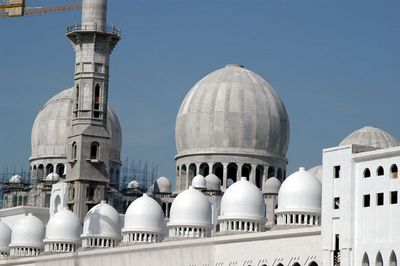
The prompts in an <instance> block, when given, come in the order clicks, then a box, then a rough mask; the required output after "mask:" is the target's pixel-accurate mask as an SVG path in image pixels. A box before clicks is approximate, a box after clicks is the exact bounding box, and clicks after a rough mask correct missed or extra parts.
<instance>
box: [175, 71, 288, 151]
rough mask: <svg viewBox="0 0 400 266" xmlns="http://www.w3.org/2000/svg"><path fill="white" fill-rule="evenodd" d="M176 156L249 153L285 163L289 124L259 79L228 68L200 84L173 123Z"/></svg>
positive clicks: (273, 95) (278, 102) (276, 99)
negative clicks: (277, 159) (273, 158)
mask: <svg viewBox="0 0 400 266" xmlns="http://www.w3.org/2000/svg"><path fill="white" fill-rule="evenodd" d="M175 134H176V136H175V137H176V148H177V152H178V155H177V156H180V155H185V154H196V153H202V152H224V153H227V152H230V153H240V154H243V153H249V154H256V155H270V156H274V157H278V158H284V157H285V155H286V152H287V148H288V142H289V119H288V115H287V113H286V109H285V107H284V105H283V103H282V101H281V100H280V99H279V97H278V95H277V93H276V92H275V91H274V90H273V89H272V87H271V86H270V85H269V84H268V83H267V82H266V81H265V80H264V79H262V78H261V77H260V76H258V75H257V74H255V73H254V72H251V71H249V70H247V69H245V68H243V67H241V66H237V65H228V66H226V67H224V68H221V69H218V70H216V71H214V72H212V73H211V74H209V75H207V76H206V77H204V78H203V79H202V80H200V81H199V82H198V83H197V84H196V85H194V87H193V88H192V89H191V90H190V91H189V93H188V94H187V95H186V97H185V99H184V100H183V102H182V104H181V107H180V109H179V112H178V115H177V119H176V133H175Z"/></svg>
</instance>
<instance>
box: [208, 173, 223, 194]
mask: <svg viewBox="0 0 400 266" xmlns="http://www.w3.org/2000/svg"><path fill="white" fill-rule="evenodd" d="M206 187H207V190H208V191H220V190H221V180H220V179H219V178H218V176H216V175H214V174H209V175H208V176H206Z"/></svg>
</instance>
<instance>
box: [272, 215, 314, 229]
mask: <svg viewBox="0 0 400 266" xmlns="http://www.w3.org/2000/svg"><path fill="white" fill-rule="evenodd" d="M277 220H278V225H315V226H318V225H320V224H321V221H320V216H319V215H316V214H298V213H297V214H296V213H288V214H278V217H277Z"/></svg>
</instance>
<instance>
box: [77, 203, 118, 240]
mask: <svg viewBox="0 0 400 266" xmlns="http://www.w3.org/2000/svg"><path fill="white" fill-rule="evenodd" d="M121 227H122V225H121V220H120V217H119V214H118V212H117V211H116V210H115V209H114V208H113V207H112V206H110V205H108V204H107V203H106V202H105V201H102V202H101V203H99V204H97V205H96V206H94V207H93V208H91V209H90V210H89V212H88V213H87V214H86V216H85V220H84V222H83V234H82V236H94V237H113V238H118V239H119V238H121Z"/></svg>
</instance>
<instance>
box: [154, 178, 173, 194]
mask: <svg viewBox="0 0 400 266" xmlns="http://www.w3.org/2000/svg"><path fill="white" fill-rule="evenodd" d="M153 192H154V193H171V182H170V181H169V179H168V178H166V177H165V176H161V177H159V178H157V180H156V182H154V184H153Z"/></svg>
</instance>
